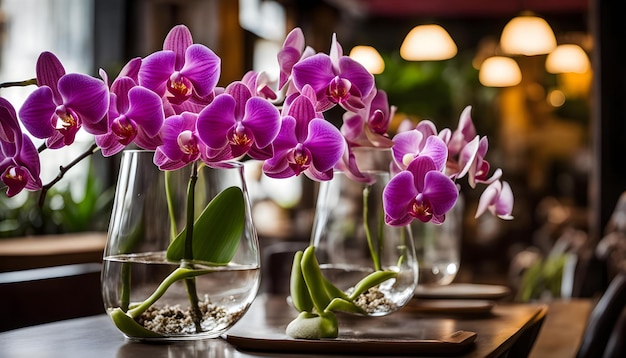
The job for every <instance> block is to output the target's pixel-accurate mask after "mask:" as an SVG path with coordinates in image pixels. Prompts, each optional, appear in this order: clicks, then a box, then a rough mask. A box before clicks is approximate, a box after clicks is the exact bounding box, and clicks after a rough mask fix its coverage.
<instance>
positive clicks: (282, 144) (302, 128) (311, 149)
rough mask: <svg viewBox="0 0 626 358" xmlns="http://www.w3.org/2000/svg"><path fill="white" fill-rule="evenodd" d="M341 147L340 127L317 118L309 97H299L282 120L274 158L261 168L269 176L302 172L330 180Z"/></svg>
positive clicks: (275, 144)
mask: <svg viewBox="0 0 626 358" xmlns="http://www.w3.org/2000/svg"><path fill="white" fill-rule="evenodd" d="M344 147H345V141H344V139H343V137H342V135H341V133H340V132H339V130H338V129H337V128H336V127H335V126H333V125H332V124H331V123H329V122H328V121H326V120H325V119H323V118H319V117H317V114H316V112H315V109H314V107H313V103H311V101H310V100H309V98H308V97H306V96H299V97H298V98H296V99H295V100H294V101H293V102H292V103H291V105H290V107H289V111H288V113H287V115H286V116H285V117H283V119H282V125H281V127H280V133H279V134H278V137H277V138H276V140H275V141H274V151H275V154H274V157H273V158H271V159H268V160H266V161H265V163H264V164H263V171H264V172H265V174H266V175H267V176H269V177H272V178H288V177H292V176H295V175H300V174H301V173H304V174H305V175H306V176H307V177H309V178H311V179H313V180H329V179H331V178H332V177H333V167H334V166H335V164H336V163H337V162H338V161H339V159H340V158H341V155H342V153H343V152H344Z"/></svg>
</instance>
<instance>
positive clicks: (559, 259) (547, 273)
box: [516, 254, 567, 302]
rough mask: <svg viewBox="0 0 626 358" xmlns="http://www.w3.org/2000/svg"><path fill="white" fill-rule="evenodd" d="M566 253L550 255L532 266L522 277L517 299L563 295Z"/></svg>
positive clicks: (528, 299) (523, 300)
mask: <svg viewBox="0 0 626 358" xmlns="http://www.w3.org/2000/svg"><path fill="white" fill-rule="evenodd" d="M566 260H567V255H566V254H559V255H550V256H548V257H547V258H546V259H544V260H538V261H537V262H535V263H534V264H533V265H532V266H530V267H529V268H528V269H527V270H526V272H525V273H524V276H523V277H522V281H521V285H520V288H519V290H518V292H517V297H516V299H517V300H519V301H522V302H528V301H531V300H537V299H545V298H548V299H549V298H555V297H560V296H561V282H562V280H563V267H564V266H565V261H566Z"/></svg>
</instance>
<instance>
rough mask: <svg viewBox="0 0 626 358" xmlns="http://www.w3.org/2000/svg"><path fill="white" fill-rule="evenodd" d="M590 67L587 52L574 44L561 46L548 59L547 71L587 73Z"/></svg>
mask: <svg viewBox="0 0 626 358" xmlns="http://www.w3.org/2000/svg"><path fill="white" fill-rule="evenodd" d="M590 67H591V64H590V63H589V57H587V54H586V53H585V51H584V50H583V49H582V48H581V47H580V46H578V45H574V44H566V45H559V46H557V47H556V48H555V49H554V51H552V52H550V54H549V55H548V57H547V58H546V71H548V72H550V73H585V72H587V71H589V68H590Z"/></svg>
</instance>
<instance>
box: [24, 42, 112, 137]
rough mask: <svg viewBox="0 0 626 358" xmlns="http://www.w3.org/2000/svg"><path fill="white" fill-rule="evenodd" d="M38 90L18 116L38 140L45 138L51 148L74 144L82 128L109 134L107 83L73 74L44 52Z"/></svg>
mask: <svg viewBox="0 0 626 358" xmlns="http://www.w3.org/2000/svg"><path fill="white" fill-rule="evenodd" d="M36 72H37V84H38V86H39V88H37V89H36V90H35V91H34V92H32V93H31V94H30V95H29V96H28V98H26V100H25V101H24V105H23V106H22V108H21V109H20V112H19V116H20V118H21V119H22V123H23V124H24V127H25V128H26V129H27V130H28V131H29V132H30V133H31V134H32V135H33V136H35V137H37V138H40V139H46V145H47V146H48V148H60V147H63V146H64V145H70V144H72V143H73V142H74V138H75V137H76V133H77V132H78V130H79V129H80V128H82V127H84V128H85V130H86V131H87V132H88V133H91V134H94V135H98V134H105V133H106V132H107V122H106V119H105V115H106V112H107V110H108V107H109V90H108V88H107V86H106V84H105V83H104V82H103V81H102V80H99V79H96V78H93V77H91V76H87V75H83V74H78V73H70V74H65V69H64V68H63V65H62V64H61V62H60V61H59V59H58V58H57V57H56V56H55V55H53V54H52V53H50V52H43V53H42V54H41V55H40V56H39V58H38V60H37V66H36Z"/></svg>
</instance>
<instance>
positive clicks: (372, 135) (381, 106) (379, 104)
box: [341, 88, 396, 148]
mask: <svg viewBox="0 0 626 358" xmlns="http://www.w3.org/2000/svg"><path fill="white" fill-rule="evenodd" d="M364 104H365V107H364V108H363V109H361V110H359V111H357V112H356V113H354V112H346V113H345V115H344V117H343V125H342V126H341V133H342V134H343V135H344V137H346V140H347V141H348V142H350V143H352V144H354V145H358V146H367V147H384V148H389V147H392V146H393V141H392V140H391V139H390V138H389V136H388V134H387V130H388V129H389V123H390V122H391V118H392V117H393V115H394V113H395V111H396V107H395V106H391V107H390V106H389V102H388V100H387V93H385V91H382V90H377V89H376V88H374V89H372V91H371V92H370V94H369V96H367V97H366V98H365V99H364Z"/></svg>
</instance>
